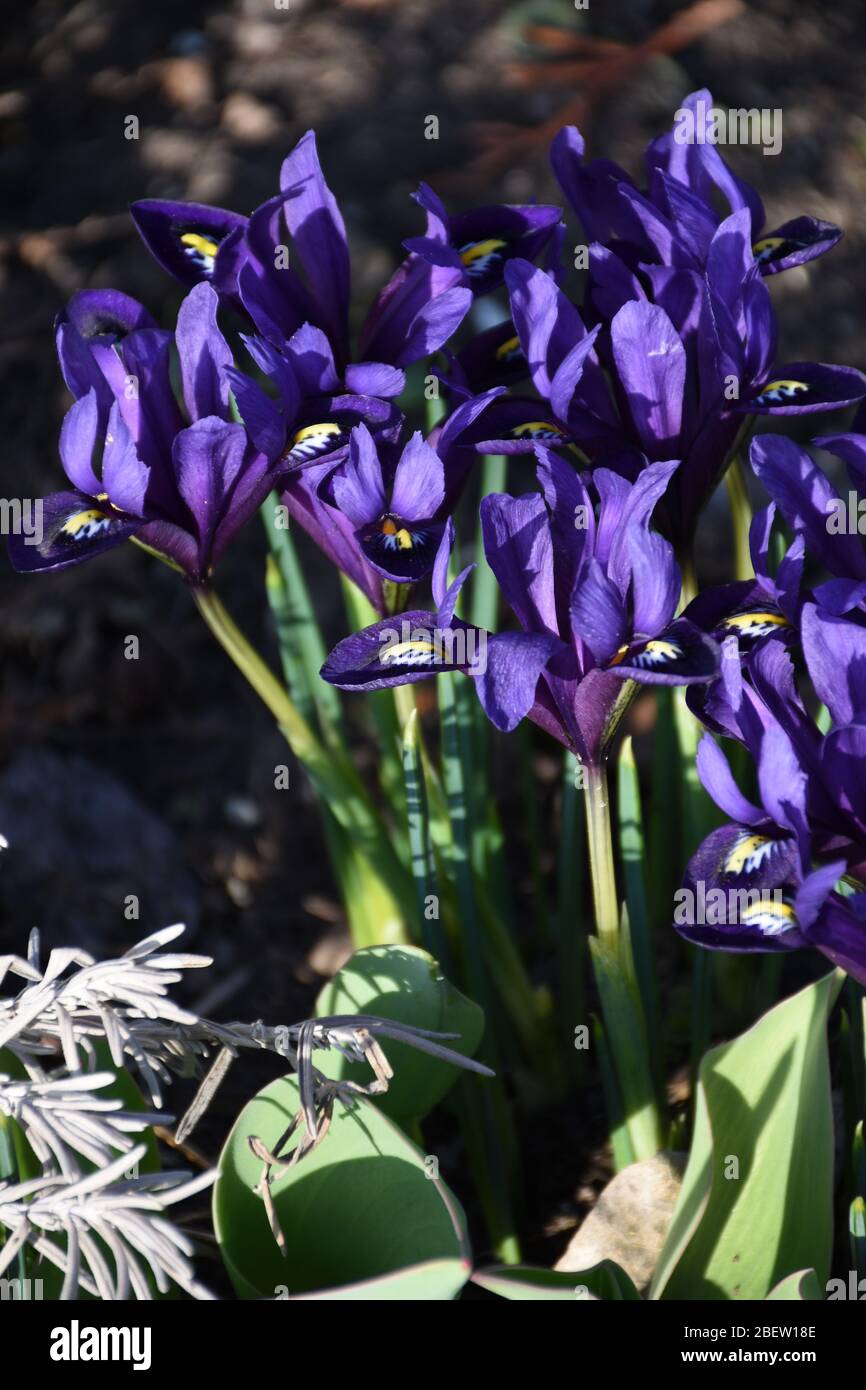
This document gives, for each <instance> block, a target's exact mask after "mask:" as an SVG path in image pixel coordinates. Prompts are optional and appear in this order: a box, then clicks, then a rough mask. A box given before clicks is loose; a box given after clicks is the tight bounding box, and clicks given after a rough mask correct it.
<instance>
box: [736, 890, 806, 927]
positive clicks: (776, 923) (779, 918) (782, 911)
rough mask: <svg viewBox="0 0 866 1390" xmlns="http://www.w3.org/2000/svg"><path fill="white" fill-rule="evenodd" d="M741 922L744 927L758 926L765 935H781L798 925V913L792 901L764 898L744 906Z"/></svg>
mask: <svg viewBox="0 0 866 1390" xmlns="http://www.w3.org/2000/svg"><path fill="white" fill-rule="evenodd" d="M740 922H741V924H742V925H743V926H744V927H757V929H758V931H760V932H763V934H764V936H780V935H781V933H782V932H785V931H790V929H791V927H796V925H797V915H796V913H795V912H794V909H793V907H792V905H791V903H786V902H774V901H773V900H772V899H762V900H761V901H760V902H756V903H749V904H747V906H745V907H744V908H743V910H742V912H741V913H740Z"/></svg>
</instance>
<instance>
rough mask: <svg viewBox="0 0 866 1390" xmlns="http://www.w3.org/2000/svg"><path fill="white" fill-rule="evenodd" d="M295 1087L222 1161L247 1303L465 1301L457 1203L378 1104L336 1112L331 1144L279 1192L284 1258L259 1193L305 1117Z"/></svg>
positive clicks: (245, 1118) (259, 1114)
mask: <svg viewBox="0 0 866 1390" xmlns="http://www.w3.org/2000/svg"><path fill="white" fill-rule="evenodd" d="M299 1103H300V1102H299V1096H298V1086H297V1081H296V1078H295V1077H283V1078H282V1079H280V1080H279V1081H274V1082H272V1083H271V1084H270V1085H269V1086H266V1087H265V1089H264V1090H263V1091H260V1092H259V1094H258V1095H257V1096H255V1097H254V1098H253V1099H252V1100H251V1101H250V1102H249V1103H248V1104H247V1105H246V1106H244V1109H243V1110H242V1111H241V1114H240V1116H239V1117H238V1120H237V1122H236V1123H235V1125H234V1128H233V1129H232V1132H231V1134H230V1135H229V1138H228V1140H227V1142H226V1145H225V1148H224V1149H223V1151H222V1154H221V1156H220V1161H219V1173H218V1177H217V1181H216V1185H215V1188H214V1197H213V1217H214V1229H215V1231H216V1236H217V1240H218V1242H219V1245H220V1250H221V1253H222V1256H223V1260H224V1262H225V1265H226V1269H227V1270H228V1273H229V1275H230V1277H231V1280H232V1283H233V1285H234V1287H235V1291H236V1292H237V1294H238V1295H239V1297H241V1298H280V1297H283V1298H286V1297H287V1298H290V1299H291V1298H304V1299H324V1300H331V1299H340V1300H354V1299H364V1300H375V1301H379V1300H398V1299H399V1300H404V1299H413V1300H424V1301H428V1302H429V1301H441V1300H447V1299H453V1298H455V1297H456V1296H457V1294H458V1293H459V1291H460V1289H461V1288H462V1287H463V1284H464V1283H465V1282H466V1279H467V1277H468V1274H469V1271H470V1268H471V1264H470V1254H469V1248H468V1244H467V1238H466V1230H465V1219H464V1216H463V1213H462V1211H461V1209H460V1206H459V1204H458V1202H457V1201H456V1199H455V1198H454V1197H453V1196H452V1194H451V1193H450V1192H449V1190H448V1188H447V1187H446V1186H445V1184H444V1183H443V1182H442V1181H441V1180H440V1179H438V1178H435V1177H430V1176H428V1169H429V1162H428V1163H427V1164H425V1156H424V1154H422V1153H421V1151H420V1149H418V1148H417V1147H416V1146H415V1145H414V1144H413V1143H412V1142H411V1141H410V1140H409V1139H407V1137H406V1135H405V1134H404V1133H403V1132H402V1131H401V1130H400V1129H399V1128H398V1127H397V1126H396V1125H394V1124H392V1123H391V1121H390V1120H389V1119H387V1117H386V1116H385V1115H383V1114H382V1113H381V1111H380V1110H379V1109H377V1108H376V1107H375V1106H374V1105H372V1104H371V1103H370V1102H368V1101H364V1100H359V1101H358V1102H357V1103H356V1104H354V1105H353V1106H351V1108H348V1107H345V1106H343V1105H342V1104H341V1103H339V1102H338V1103H337V1104H336V1105H335V1107H334V1117H333V1121H332V1124H331V1128H330V1130H329V1131H328V1134H327V1135H326V1137H325V1138H324V1139H323V1140H322V1142H321V1143H320V1144H319V1145H318V1147H317V1148H316V1149H314V1150H313V1151H312V1152H311V1153H309V1154H308V1155H307V1156H306V1157H305V1158H303V1159H302V1160H301V1161H300V1162H299V1163H298V1164H297V1166H296V1167H293V1168H290V1169H289V1170H288V1171H287V1172H285V1173H283V1175H282V1176H281V1177H278V1178H276V1179H275V1180H274V1181H273V1183H272V1185H271V1192H272V1196H273V1201H274V1207H275V1210H276V1214H277V1219H278V1221H279V1224H280V1229H281V1230H282V1231H283V1233H284V1236H285V1253H282V1252H281V1250H280V1248H279V1246H278V1245H277V1243H276V1241H275V1239H274V1236H273V1234H272V1232H271V1230H270V1227H269V1225H268V1221H267V1216H266V1214H265V1208H264V1203H263V1202H262V1199H261V1198H260V1197H259V1196H258V1195H257V1194H256V1193H255V1192H254V1190H253V1189H254V1188H255V1187H256V1185H257V1184H258V1182H259V1180H260V1178H261V1176H262V1169H263V1165H262V1163H261V1160H260V1159H258V1158H256V1157H255V1155H254V1154H253V1152H252V1151H251V1149H250V1143H249V1141H250V1139H251V1137H253V1136H255V1137H257V1138H259V1139H261V1140H262V1141H263V1142H264V1144H265V1145H266V1147H267V1148H268V1149H269V1150H270V1151H271V1152H273V1149H274V1146H275V1145H277V1144H278V1143H279V1141H280V1138H281V1136H282V1135H283V1134H284V1132H285V1130H286V1129H287V1127H288V1125H289V1124H290V1123H291V1120H292V1118H293V1117H294V1116H295V1114H296V1113H297V1110H298V1107H299Z"/></svg>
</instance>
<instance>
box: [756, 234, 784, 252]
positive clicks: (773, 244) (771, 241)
mask: <svg viewBox="0 0 866 1390" xmlns="http://www.w3.org/2000/svg"><path fill="white" fill-rule="evenodd" d="M784 245H785V238H784V237H783V236H765V237H763V238H762V240H761V241H756V242H755V244H754V246H753V247H752V255H753V256H765V255H766V254H767V252H768V251H778V249H779V247H780V246H784Z"/></svg>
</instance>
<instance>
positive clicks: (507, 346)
mask: <svg viewBox="0 0 866 1390" xmlns="http://www.w3.org/2000/svg"><path fill="white" fill-rule="evenodd" d="M519 351H520V339H519V338H518V337H517V335H516V334H515V336H514V337H513V338H506V340H505V342H504V343H500V344H499V347H498V348H497V349H496V352H495V353H494V356H495V358H496V359H497V361H498V362H502V361H504V360H505V358H506V357H511V356H512V355H513V354H514V353H517V352H519Z"/></svg>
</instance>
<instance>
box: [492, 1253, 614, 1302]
mask: <svg viewBox="0 0 866 1390" xmlns="http://www.w3.org/2000/svg"><path fill="white" fill-rule="evenodd" d="M472 1283H473V1284H478V1285H479V1286H480V1287H481V1288H482V1289H489V1291H490V1292H491V1293H496V1294H499V1296H500V1298H508V1299H511V1300H512V1301H514V1302H521V1303H527V1302H534V1301H537V1300H539V1299H545V1300H551V1299H553V1300H556V1301H558V1302H566V1303H575V1302H578V1303H580V1302H583V1301H584V1300H589V1299H602V1300H604V1301H605V1302H623V1301H628V1302H634V1301H635V1300H637V1301H640V1294H639V1293H638V1291H637V1289H636V1288H635V1286H634V1284H633V1283H632V1281H631V1279H629V1277H628V1275H627V1274H626V1272H625V1270H624V1269H620V1267H619V1265H617V1264H614V1262H613V1260H602V1261H601V1263H600V1264H597V1265H594V1266H593V1268H592V1269H587V1270H581V1271H580V1272H579V1273H578V1272H574V1273H572V1272H568V1273H566V1272H565V1271H564V1270H557V1269H536V1268H535V1267H534V1266H533V1265H493V1266H491V1268H490V1269H477V1270H476V1271H475V1273H474V1274H473V1275H472Z"/></svg>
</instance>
